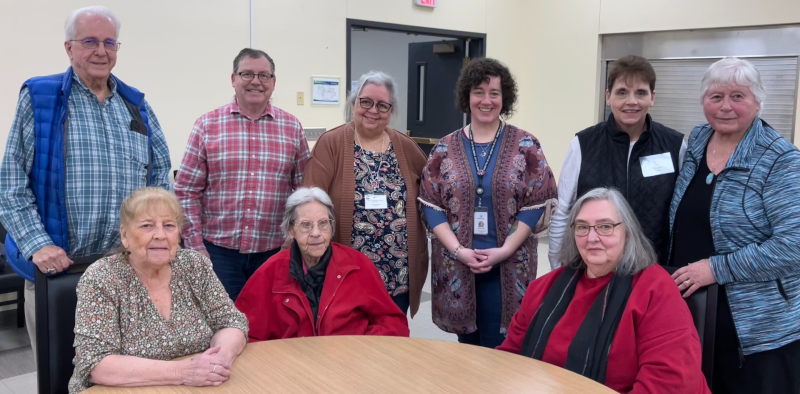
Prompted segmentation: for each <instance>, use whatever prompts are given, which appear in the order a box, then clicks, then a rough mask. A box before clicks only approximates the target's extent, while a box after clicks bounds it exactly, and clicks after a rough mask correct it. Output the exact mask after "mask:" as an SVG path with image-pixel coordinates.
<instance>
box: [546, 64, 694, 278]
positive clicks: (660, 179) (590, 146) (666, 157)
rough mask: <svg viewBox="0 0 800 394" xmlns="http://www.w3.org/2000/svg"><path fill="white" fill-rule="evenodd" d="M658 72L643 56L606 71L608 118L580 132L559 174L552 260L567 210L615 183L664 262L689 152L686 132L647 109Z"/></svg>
mask: <svg viewBox="0 0 800 394" xmlns="http://www.w3.org/2000/svg"><path fill="white" fill-rule="evenodd" d="M655 87H656V73H655V71H654V70H653V66H651V65H650V63H648V62H647V60H645V58H643V57H639V56H626V57H623V58H620V59H618V60H617V61H615V62H614V64H613V65H612V66H611V69H610V70H609V73H608V88H607V89H606V104H608V106H610V107H611V115H609V116H608V120H606V121H605V122H600V123H598V124H597V125H595V126H592V127H589V128H587V129H586V130H583V131H581V132H580V133H578V134H577V135H576V137H575V138H574V139H573V140H572V143H571V144H570V147H569V150H568V151H567V157H566V159H564V165H563V166H562V167H561V176H560V177H559V179H558V209H557V210H556V212H555V214H553V219H552V222H551V224H550V253H549V255H550V266H551V267H553V269H555V268H557V267H559V266H561V265H562V263H563V262H561V261H559V259H558V255H559V251H560V250H561V238H562V236H563V235H564V233H565V232H566V231H567V213H568V212H569V208H570V207H571V206H572V204H573V203H574V202H575V200H577V199H578V198H580V197H581V196H582V195H584V194H585V193H586V192H588V191H589V190H592V189H594V188H597V187H613V188H616V189H617V190H619V191H620V192H622V195H623V196H625V199H627V200H628V203H629V204H630V205H631V207H632V208H633V211H634V213H636V218H637V219H639V222H640V223H641V225H642V230H643V231H644V235H645V236H646V237H647V238H648V239H649V240H650V241H651V242H652V243H653V246H654V247H655V250H656V255H657V257H658V262H659V263H660V264H662V265H664V264H665V263H666V259H667V251H668V247H669V245H668V243H669V203H670V201H671V199H672V191H673V189H674V188H675V180H676V179H677V176H678V171H679V170H680V165H681V163H682V162H683V154H684V152H686V143H685V142H684V141H683V134H681V133H679V132H677V131H675V130H673V129H670V128H669V127H666V126H664V125H662V124H661V123H658V122H654V121H653V120H652V118H651V117H650V115H648V114H647V111H648V110H649V109H650V107H652V106H653V104H654V103H655V99H656V92H655Z"/></svg>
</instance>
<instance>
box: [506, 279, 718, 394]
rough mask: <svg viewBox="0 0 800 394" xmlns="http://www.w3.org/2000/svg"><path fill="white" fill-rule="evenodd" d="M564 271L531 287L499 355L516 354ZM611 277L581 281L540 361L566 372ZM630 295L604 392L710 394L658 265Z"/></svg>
mask: <svg viewBox="0 0 800 394" xmlns="http://www.w3.org/2000/svg"><path fill="white" fill-rule="evenodd" d="M563 270H564V268H559V269H557V270H555V271H553V272H551V273H549V274H547V275H544V276H542V277H541V278H539V279H536V280H535V281H533V282H531V284H530V286H528V291H527V293H525V298H524V299H523V300H522V307H521V308H520V310H519V311H518V312H517V313H516V314H515V315H514V318H513V319H512V321H511V326H510V327H509V329H508V337H507V338H506V340H505V341H504V342H503V344H502V345H500V346H498V347H497V349H499V350H504V351H507V352H511V353H515V354H519V352H520V348H521V347H522V341H523V339H524V338H525V332H526V331H527V330H528V326H529V325H530V323H531V320H532V319H533V316H534V314H535V313H536V310H537V309H538V308H539V307H540V306H541V304H542V301H544V297H545V295H546V294H547V292H548V291H549V290H550V288H551V287H552V286H553V283H554V282H555V281H556V278H558V276H559V275H560V274H561V272H562V271H563ZM611 275H612V274H609V275H606V276H604V277H602V278H595V279H590V278H587V277H586V276H583V277H582V278H581V279H580V280H579V281H578V284H577V287H576V288H575V296H574V298H573V299H572V302H571V303H570V305H569V307H568V308H567V311H566V313H565V314H564V316H563V317H562V318H561V320H560V321H559V322H558V324H556V326H555V328H554V329H553V332H552V334H551V335H550V340H549V341H548V342H547V346H546V347H545V350H544V354H543V355H542V361H544V362H547V363H550V364H553V365H557V366H559V367H562V368H563V367H564V364H566V360H567V351H568V349H569V345H570V344H571V343H572V339H573V338H574V337H575V334H576V333H577V332H578V328H579V327H580V325H581V323H582V322H583V319H584V317H586V314H587V313H588V312H589V309H590V308H591V306H592V304H593V303H594V301H595V299H596V298H597V297H598V295H599V294H600V292H601V291H602V290H603V287H604V286H605V285H606V284H607V283H608V282H609V281H610V280H611ZM632 286H633V289H632V290H631V296H630V299H628V304H627V305H626V307H625V311H624V313H623V315H622V319H621V320H620V322H619V326H618V328H617V333H616V335H615V336H614V342H613V343H612V344H611V348H610V349H609V355H608V369H607V371H606V383H605V384H606V386H608V387H610V388H611V389H614V390H616V391H618V392H620V393H676V394H678V393H679V394H693V393H698V394H700V393H710V391H709V389H708V386H707V385H706V381H705V377H704V376H703V372H702V371H701V369H700V365H701V362H700V361H701V360H700V359H701V354H702V353H701V349H700V339H699V338H698V336H697V329H696V328H695V326H694V323H693V320H692V315H691V314H690V313H689V307H688V306H687V305H686V302H685V301H684V300H683V298H682V297H681V295H680V292H679V291H678V287H677V286H675V281H673V280H672V278H671V277H670V275H669V274H668V273H667V271H665V270H664V268H662V267H661V266H659V265H653V266H651V267H648V268H647V269H645V270H643V271H642V272H640V273H638V274H636V275H635V276H634V277H633V283H632Z"/></svg>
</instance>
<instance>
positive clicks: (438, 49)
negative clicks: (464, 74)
mask: <svg viewBox="0 0 800 394" xmlns="http://www.w3.org/2000/svg"><path fill="white" fill-rule="evenodd" d="M470 46H471V47H473V46H474V44H473V45H470ZM434 47H435V48H434ZM464 48H465V41H464V40H451V41H433V42H416V43H411V44H408V103H407V105H408V107H407V108H408V111H407V114H408V115H407V123H406V124H407V125H408V133H409V136H410V137H411V138H413V139H414V140H415V141H416V142H417V144H419V146H420V147H421V148H422V150H423V151H424V152H425V153H426V154H428V153H429V152H430V150H431V149H432V148H433V145H434V144H436V142H437V141H438V139H439V138H441V137H443V136H445V135H447V134H449V133H451V132H453V131H454V130H456V129H458V128H459V127H463V126H464V114H463V113H461V111H459V110H458V109H457V108H456V106H455V97H456V96H455V87H456V82H457V81H458V76H459V74H460V73H461V67H462V66H463V64H464V58H465V57H467V56H466V52H465V50H464ZM470 49H472V48H470Z"/></svg>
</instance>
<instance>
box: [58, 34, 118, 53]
mask: <svg viewBox="0 0 800 394" xmlns="http://www.w3.org/2000/svg"><path fill="white" fill-rule="evenodd" d="M69 41H70V42H74V41H78V42H80V43H81V45H83V47H84V48H86V49H97V47H99V46H100V43H101V42H102V43H103V48H105V49H106V50H107V51H114V52H116V51H117V50H118V49H119V46H120V45H122V43H121V42H119V41H117V40H112V39H108V40H103V41H100V40H98V39H96V38H94V37H89V38H84V39H83V40H69Z"/></svg>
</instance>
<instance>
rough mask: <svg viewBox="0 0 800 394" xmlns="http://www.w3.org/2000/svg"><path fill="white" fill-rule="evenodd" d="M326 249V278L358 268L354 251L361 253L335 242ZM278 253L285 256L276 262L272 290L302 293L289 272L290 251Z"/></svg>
mask: <svg viewBox="0 0 800 394" xmlns="http://www.w3.org/2000/svg"><path fill="white" fill-rule="evenodd" d="M328 251H329V252H330V254H331V257H330V261H329V262H328V268H327V269H326V271H325V278H326V280H327V278H329V277H331V276H333V278H336V277H337V276H342V277H344V276H345V275H347V274H348V273H349V272H350V271H354V270H357V269H359V268H360V267H359V265H358V259H357V258H356V256H355V253H358V254H361V252H359V251H357V250H354V249H352V248H350V247H347V246H344V245H341V244H338V243H336V242H331V245H330V246H329V247H328ZM280 253H286V255H284V256H286V257H283V258H281V259H280V260H281V261H279V262H278V264H279V265H278V268H277V270H276V272H275V286H274V287H273V288H272V292H273V293H292V294H294V293H296V292H297V290H300V291H301V293H302V289H299V284H298V283H297V281H296V280H295V279H294V278H293V277H292V275H291V273H290V269H291V251H285V250H284V251H281V252H280ZM326 253H327V252H326ZM283 259H286V260H283ZM301 264H302V261H301ZM302 269H303V268H302V267H301V268H300V272H301V273H302V272H303V271H302Z"/></svg>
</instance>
